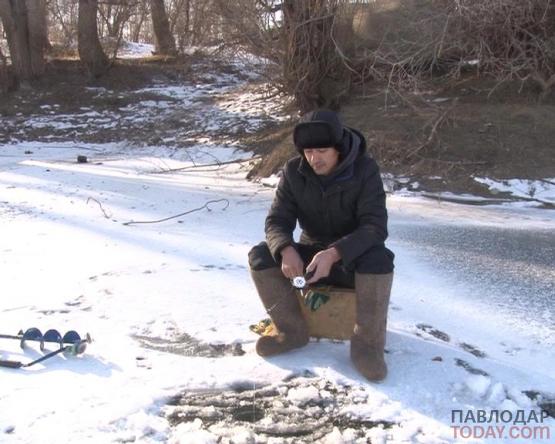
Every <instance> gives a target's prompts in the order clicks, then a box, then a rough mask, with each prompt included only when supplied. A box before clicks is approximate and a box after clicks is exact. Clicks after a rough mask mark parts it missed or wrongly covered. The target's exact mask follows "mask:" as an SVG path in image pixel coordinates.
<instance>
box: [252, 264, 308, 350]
mask: <svg viewBox="0 0 555 444" xmlns="http://www.w3.org/2000/svg"><path fill="white" fill-rule="evenodd" d="M251 276H252V280H253V281H254V285H255V286H256V289H257V290H258V295H259V296H260V299H261V300H262V303H263V304H264V307H265V308H266V311H267V312H268V314H269V315H270V317H271V318H272V321H273V322H274V325H275V326H276V328H277V330H278V334H277V335H276V336H262V337H261V338H260V339H258V342H257V343H256V352H257V353H258V354H259V355H260V356H272V355H277V354H280V353H285V352H287V351H289V350H292V349H295V348H299V347H303V346H304V345H306V344H307V343H308V327H307V325H306V321H305V320H304V318H303V316H302V314H301V308H300V306H299V301H298V299H297V295H296V294H295V291H294V290H293V287H292V286H291V283H290V282H289V280H288V279H287V278H286V277H285V276H283V273H282V272H281V270H280V269H279V268H277V267H274V268H268V269H266V270H258V271H256V270H251Z"/></svg>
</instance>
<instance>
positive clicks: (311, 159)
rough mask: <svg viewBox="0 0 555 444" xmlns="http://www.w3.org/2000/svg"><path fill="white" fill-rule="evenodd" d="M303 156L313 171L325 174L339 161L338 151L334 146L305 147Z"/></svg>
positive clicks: (320, 174) (321, 174)
mask: <svg viewBox="0 0 555 444" xmlns="http://www.w3.org/2000/svg"><path fill="white" fill-rule="evenodd" d="M303 152H304V157H306V160H307V161H308V164H309V165H310V166H311V167H312V169H313V170H314V172H315V173H316V174H318V175H319V176H327V175H328V174H330V173H331V172H332V171H333V169H334V168H335V167H336V166H337V164H338V163H339V151H337V150H336V149H335V148H305V149H304V150H303Z"/></svg>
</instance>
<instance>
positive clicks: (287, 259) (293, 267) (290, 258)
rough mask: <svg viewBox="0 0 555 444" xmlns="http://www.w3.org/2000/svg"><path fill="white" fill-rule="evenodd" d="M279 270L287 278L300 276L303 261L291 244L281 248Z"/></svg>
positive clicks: (302, 271)
mask: <svg viewBox="0 0 555 444" xmlns="http://www.w3.org/2000/svg"><path fill="white" fill-rule="evenodd" d="M281 272H282V273H283V275H284V276H285V277H286V278H288V279H293V278H294V277H296V276H302V275H303V273H304V262H303V260H302V258H301V256H300V255H299V253H297V250H295V247H293V246H292V245H288V246H287V247H285V248H284V249H283V250H281Z"/></svg>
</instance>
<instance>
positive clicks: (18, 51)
mask: <svg viewBox="0 0 555 444" xmlns="http://www.w3.org/2000/svg"><path fill="white" fill-rule="evenodd" d="M0 18H1V19H2V23H3V25H4V29H5V32H6V36H7V40H8V46H9V49H10V56H11V59H12V65H13V67H14V71H15V74H16V76H17V77H18V79H19V80H21V81H23V82H26V81H30V80H33V79H35V78H37V77H39V76H41V75H42V74H43V72H44V68H45V63H44V51H45V48H46V46H47V44H48V38H47V27H46V6H45V2H44V0H0Z"/></svg>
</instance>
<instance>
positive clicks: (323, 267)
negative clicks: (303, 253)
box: [306, 247, 341, 284]
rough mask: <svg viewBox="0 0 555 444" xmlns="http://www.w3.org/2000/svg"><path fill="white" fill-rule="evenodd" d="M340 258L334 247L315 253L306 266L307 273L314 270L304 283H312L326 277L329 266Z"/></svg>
mask: <svg viewBox="0 0 555 444" xmlns="http://www.w3.org/2000/svg"><path fill="white" fill-rule="evenodd" d="M340 259H341V255H340V254H339V251H337V249H336V248H335V247H331V248H328V249H327V250H322V251H320V252H318V253H316V255H315V256H314V257H313V258H312V262H310V264H308V267H306V272H307V273H310V272H312V271H314V274H313V275H312V276H311V278H310V279H308V280H307V281H306V283H307V284H313V283H314V282H317V281H319V280H320V279H322V278H325V277H328V276H329V274H330V271H331V267H332V266H333V264H335V263H336V262H337V261H339V260H340Z"/></svg>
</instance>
